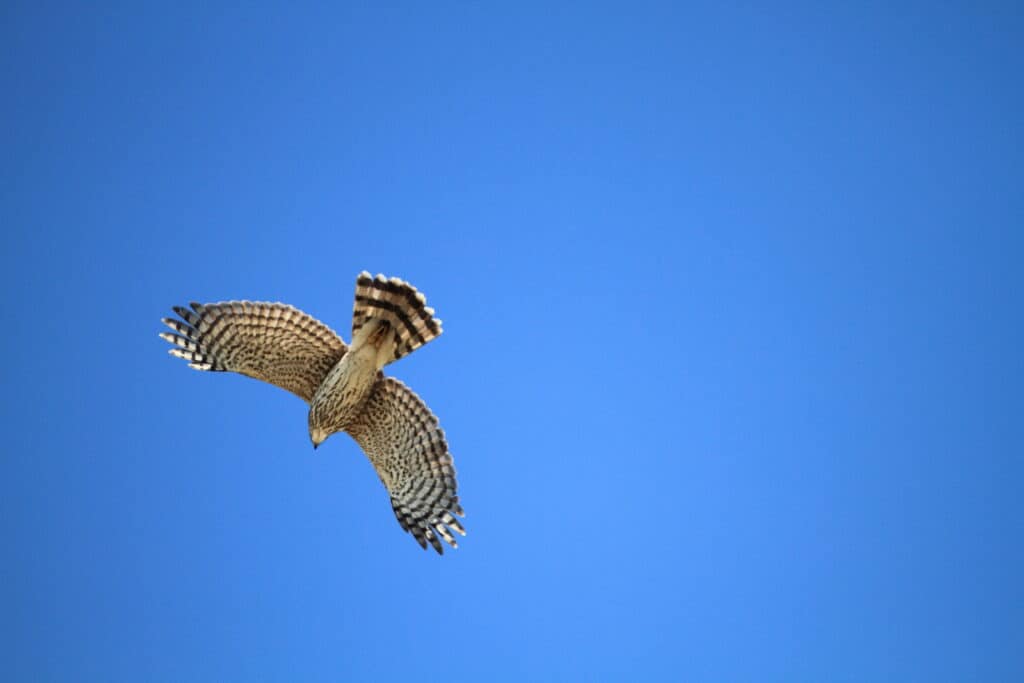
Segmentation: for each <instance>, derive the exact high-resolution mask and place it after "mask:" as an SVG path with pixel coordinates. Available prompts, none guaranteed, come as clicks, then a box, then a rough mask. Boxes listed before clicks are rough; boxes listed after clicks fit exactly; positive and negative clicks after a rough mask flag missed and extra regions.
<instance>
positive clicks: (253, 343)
mask: <svg viewBox="0 0 1024 683" xmlns="http://www.w3.org/2000/svg"><path fill="white" fill-rule="evenodd" d="M190 306H191V307H192V310H189V309H187V308H184V307H182V306H175V307H174V312H175V313H177V314H178V315H179V316H180V317H181V319H180V320H177V319H174V318H164V319H163V322H164V324H165V325H167V326H168V327H170V328H171V329H172V330H174V331H175V333H176V334H171V333H170V332H161V333H160V337H161V338H163V339H165V340H167V341H169V342H170V343H171V344H174V346H175V348H173V349H171V350H170V353H171V355H174V356H177V357H178V358H184V359H185V360H187V361H188V366H189V367H190V368H194V369H196V370H212V371H232V372H239V373H241V374H243V375H247V376H249V377H255V378H256V379H259V380H263V381H264V382H270V383H271V384H273V385H276V386H279V387H281V388H282V389H287V390H288V391H290V392H292V393H293V394H295V395H296V396H298V397H299V398H301V399H302V400H304V401H306V402H307V403H308V402H309V401H310V399H312V398H313V394H315V393H316V390H317V387H319V386H320V382H321V381H322V380H323V378H324V377H325V376H326V375H327V372H328V371H329V370H330V369H331V368H332V367H334V364H335V363H337V362H338V361H339V360H340V359H341V357H342V356H343V355H345V350H346V348H347V347H346V346H345V342H343V341H342V340H341V338H340V337H339V336H338V335H337V334H335V333H334V331H333V330H332V329H331V328H329V327H327V325H324V324H323V323H322V322H320V321H319V320H317V319H315V318H313V317H311V316H309V315H307V314H305V313H303V312H302V311H300V310H298V309H297V308H293V307H291V306H288V305H286V304H280V303H266V302H260V301H257V302H251V301H223V302H220V303H216V304H198V303H195V302H193V303H192V304H190Z"/></svg>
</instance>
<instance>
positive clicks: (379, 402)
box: [160, 271, 466, 554]
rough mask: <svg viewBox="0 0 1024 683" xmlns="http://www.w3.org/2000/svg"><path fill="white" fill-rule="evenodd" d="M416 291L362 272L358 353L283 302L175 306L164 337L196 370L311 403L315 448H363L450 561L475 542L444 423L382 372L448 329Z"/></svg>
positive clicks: (399, 505) (355, 337)
mask: <svg viewBox="0 0 1024 683" xmlns="http://www.w3.org/2000/svg"><path fill="white" fill-rule="evenodd" d="M426 303H427V300H426V298H425V297H424V296H423V294H421V293H420V292H418V291H416V288H415V287H413V286H412V285H410V284H409V283H408V282H404V281H402V280H399V279H398V278H390V279H389V278H386V277H384V276H383V275H378V276H377V277H376V278H374V277H371V276H370V274H369V273H367V272H365V271H364V272H362V273H360V274H359V276H358V277H357V278H356V297H355V307H354V309H353V312H352V345H351V346H346V344H345V342H344V341H342V339H341V337H339V336H338V335H337V334H336V333H335V332H334V331H333V330H331V328H329V327H327V325H325V324H323V323H322V322H320V321H319V320H316V319H315V318H313V317H312V316H309V315H307V314H306V313H303V312H302V311H300V310H298V309H297V308H293V307H292V306H288V305H286V304H282V303H266V302H250V301H225V302H220V303H211V304H199V303H195V302H193V303H191V304H189V305H190V306H191V310H190V309H188V308H185V307H183V306H174V307H173V310H174V312H175V313H177V314H178V316H179V318H180V319H176V318H163V322H164V324H165V325H167V326H168V327H170V328H171V329H172V330H174V333H173V334H172V333H170V332H161V333H160V337H161V338H162V339H164V340H166V341H168V342H170V343H171V344H173V345H174V347H175V348H173V349H170V354H171V355H173V356H177V357H178V358H183V359H185V360H186V361H188V366H189V367H190V368H193V369H196V370H208V371H213V372H223V371H232V372H238V373H241V374H243V375H247V376H249V377H254V378H256V379H259V380H262V381H264V382H269V383H270V384H273V385H275V386H278V387H281V388H282V389H286V390H287V391H290V392H291V393H293V394H295V395H296V396H298V397H299V398H301V399H302V400H303V401H305V402H306V403H308V404H309V438H310V440H312V442H313V448H316V447H317V446H319V445H320V444H322V443H323V442H324V441H325V440H326V439H327V437H329V436H330V435H331V434H334V433H336V432H347V433H348V434H349V435H350V436H351V437H352V438H353V439H355V440H356V442H357V443H358V444H359V445H360V447H362V449H363V451H364V452H365V453H366V456H367V457H368V458H369V459H370V462H371V463H372V464H373V467H374V469H375V470H376V471H377V475H378V476H379V477H380V480H381V481H382V482H383V483H384V486H385V487H386V488H387V490H388V494H389V495H390V496H391V507H392V508H393V509H394V512H395V517H397V518H398V523H399V524H401V525H402V528H403V529H405V530H406V531H408V532H409V533H410V534H412V536H413V538H415V539H416V541H417V542H418V543H419V544H420V546H421V547H422V548H424V549H426V547H427V543H430V545H431V546H432V547H433V548H434V550H436V551H437V552H438V554H443V553H444V546H443V545H442V544H441V541H440V540H439V538H440V539H444V540H445V541H446V542H447V543H448V544H449V545H451V546H452V547H453V548H455V547H458V545H457V544H456V542H455V538H454V537H453V536H452V533H451V532H452V531H455V532H457V533H459V534H461V535H463V536H465V535H466V532H465V530H464V529H463V528H462V525H461V524H460V523H459V521H458V520H457V519H456V518H455V517H454V515H458V516H460V517H464V516H465V513H464V512H463V511H462V507H461V506H460V505H459V497H458V495H456V486H457V485H456V482H455V466H454V464H453V463H452V457H451V455H450V454H449V453H448V443H447V442H446V441H445V438H444V432H443V431H442V430H441V427H440V426H439V425H438V421H437V418H436V417H435V416H434V414H433V413H432V412H431V411H430V409H429V408H427V406H426V404H425V403H423V401H422V400H421V399H420V397H419V396H417V395H416V394H415V393H414V392H413V391H412V390H411V389H409V387H407V386H405V385H404V384H402V383H401V382H399V381H398V380H397V379H395V378H394V377H385V376H384V373H383V372H382V368H383V367H384V366H385V365H387V364H389V363H392V362H394V361H396V360H398V359H399V358H401V357H402V356H405V355H407V354H409V353H411V352H413V351H415V350H416V349H418V348H419V347H421V346H423V345H424V344H426V343H427V342H429V341H430V340H432V339H435V338H436V337H438V336H440V334H441V321H440V319H438V318H435V317H434V309H432V308H430V307H429V306H427V305H426Z"/></svg>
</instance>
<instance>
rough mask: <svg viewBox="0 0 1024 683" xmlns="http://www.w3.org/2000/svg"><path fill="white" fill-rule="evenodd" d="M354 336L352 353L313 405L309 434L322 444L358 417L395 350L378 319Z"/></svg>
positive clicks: (327, 379)
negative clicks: (387, 358) (381, 371)
mask: <svg viewBox="0 0 1024 683" xmlns="http://www.w3.org/2000/svg"><path fill="white" fill-rule="evenodd" d="M363 330H365V331H366V332H367V333H365V334H364V333H362V331H361V333H360V334H359V335H358V336H357V337H356V338H355V339H354V340H353V342H352V346H351V347H349V350H348V353H346V354H345V355H344V356H342V357H341V360H339V361H338V362H337V364H335V366H334V367H333V368H331V370H330V372H328V373H327V376H326V377H325V378H324V381H323V382H322V383H321V384H320V386H319V388H317V390H316V393H315V394H313V400H312V401H311V402H310V406H309V436H310V439H312V441H313V446H314V447H315V446H319V445H320V444H321V443H323V442H324V441H325V440H326V439H327V437H328V436H330V435H331V434H334V433H336V432H341V431H345V430H346V429H347V428H348V427H349V426H351V424H352V422H353V421H354V420H356V419H358V417H359V414H360V412H361V411H362V409H363V403H364V402H365V401H366V397H367V396H369V395H370V391H371V390H372V389H373V385H374V384H376V382H377V373H378V372H380V370H381V369H382V368H383V367H384V365H385V364H386V360H385V358H386V357H389V356H390V354H392V353H393V346H394V343H393V341H392V340H391V335H389V334H387V332H388V330H387V325H386V324H384V323H381V322H379V321H374V322H373V323H371V324H370V325H367V326H366V327H364V328H363Z"/></svg>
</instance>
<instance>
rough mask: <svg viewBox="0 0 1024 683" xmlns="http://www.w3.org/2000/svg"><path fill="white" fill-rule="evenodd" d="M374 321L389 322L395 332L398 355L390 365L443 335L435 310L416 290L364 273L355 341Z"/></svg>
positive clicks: (359, 285) (359, 282) (359, 281)
mask: <svg viewBox="0 0 1024 683" xmlns="http://www.w3.org/2000/svg"><path fill="white" fill-rule="evenodd" d="M370 320H382V321H385V322H386V323H387V324H388V325H389V326H390V327H391V329H392V330H394V333H395V354H394V358H392V359H391V361H389V362H394V361H396V360H398V359H399V358H401V357H402V356H406V355H408V354H410V353H412V352H413V351H415V350H416V349H418V348H419V347H421V346H423V345H424V344H426V343H427V342H429V341H430V340H431V339H434V338H436V337H439V336H441V331H442V330H441V320H440V319H439V318H435V317H434V309H433V308H431V307H430V306H427V298H426V297H425V296H423V294H421V293H420V292H418V291H416V288H415V287H413V286H412V285H410V284H409V283H408V282H405V281H403V280H399V279H398V278H396V277H393V278H390V279H388V278H386V277H384V276H383V275H378V276H377V277H375V278H374V277H371V276H370V274H369V273H367V272H366V271H365V270H364V271H363V272H362V273H360V274H359V277H357V278H356V302H355V306H354V308H353V310H352V339H355V338H356V333H357V332H358V331H359V330H360V328H362V327H363V326H364V325H366V323H367V322H369V321H370Z"/></svg>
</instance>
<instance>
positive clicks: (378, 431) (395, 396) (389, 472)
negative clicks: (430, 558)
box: [347, 375, 466, 554]
mask: <svg viewBox="0 0 1024 683" xmlns="http://www.w3.org/2000/svg"><path fill="white" fill-rule="evenodd" d="M347 431H348V433H349V434H350V435H352V438H354V439H355V440H356V442H358V443H359V445H360V446H362V448H363V451H365V452H366V455H367V456H368V457H369V458H370V462H371V463H373V467H374V469H376V470H377V474H378V475H379V476H380V479H381V481H382V482H384V486H385V487H387V490H388V494H390V496H391V507H392V508H394V511H395V516H396V517H397V518H398V523H399V524H401V525H402V528H403V529H405V530H406V531H408V532H409V533H410V534H412V535H413V537H414V538H415V539H416V541H417V542H418V543H419V544H420V546H422V547H423V548H426V547H427V543H428V542H429V543H430V545H431V546H433V548H434V550H436V551H437V552H438V553H439V554H440V553H443V552H444V547H443V546H442V545H441V541H439V540H438V537H439V536H440V537H441V538H443V539H444V540H445V541H447V542H448V544H449V545H451V546H452V547H453V548H454V547H457V545H456V543H455V539H454V538H453V536H452V534H451V531H452V530H454V531H456V532H458V533H459V534H462V535H463V536H465V534H466V532H465V530H464V529H463V528H462V525H461V524H460V523H459V521H458V520H457V519H455V517H454V516H453V515H459V516H460V517H461V516H465V513H463V511H462V507H461V506H460V505H459V497H458V496H457V495H456V486H457V485H456V483H455V466H454V464H453V463H452V456H451V455H449V453H448V443H447V442H446V441H445V438H444V432H443V431H442V430H441V427H439V426H438V423H437V418H436V417H435V416H434V414H433V413H432V412H430V409H429V408H427V406H426V404H424V403H423V401H422V400H420V397H419V396H417V395H416V394H415V393H414V392H413V391H412V390H411V389H409V387H407V386H405V385H404V384H402V383H401V382H399V381H398V380H397V379H394V378H393V377H384V376H383V375H381V376H380V378H379V379H378V380H377V383H376V384H374V387H373V389H372V390H371V391H370V395H369V397H368V398H367V399H366V404H365V408H364V409H363V412H362V413H361V414H360V416H359V418H358V419H357V420H356V422H355V424H353V425H351V426H350V427H349V428H348V429H347Z"/></svg>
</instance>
